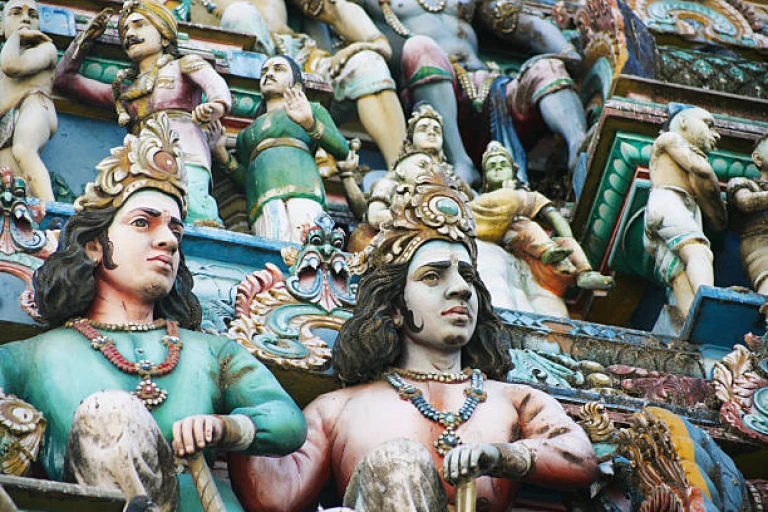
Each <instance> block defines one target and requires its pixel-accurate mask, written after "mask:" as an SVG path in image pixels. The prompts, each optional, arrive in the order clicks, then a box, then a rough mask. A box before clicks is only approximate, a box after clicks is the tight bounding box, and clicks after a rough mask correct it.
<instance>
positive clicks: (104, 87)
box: [54, 39, 115, 107]
mask: <svg viewBox="0 0 768 512" xmlns="http://www.w3.org/2000/svg"><path fill="white" fill-rule="evenodd" d="M79 48H80V46H79V44H78V42H77V39H75V40H74V41H72V43H71V44H70V45H69V48H67V51H66V53H65V54H64V56H63V57H62V58H61V60H60V61H59V64H58V65H57V66H56V80H55V82H54V87H55V88H56V89H58V90H59V91H60V92H62V93H63V94H65V95H67V96H72V97H75V98H77V99H79V100H81V101H84V102H87V103H90V104H93V105H98V106H101V107H112V106H114V104H115V99H114V96H113V95H112V85H111V84H104V83H101V82H99V81H98V80H94V79H92V78H86V77H84V76H82V75H80V74H78V72H77V71H78V70H79V69H80V65H81V64H82V63H83V60H85V51H78V49H79ZM75 54H77V56H75Z"/></svg>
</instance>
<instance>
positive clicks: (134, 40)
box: [123, 36, 144, 50]
mask: <svg viewBox="0 0 768 512" xmlns="http://www.w3.org/2000/svg"><path fill="white" fill-rule="evenodd" d="M143 42H144V39H142V38H140V37H137V36H128V37H126V38H125V41H124V42H123V48H125V49H126V50H127V49H128V48H130V47H131V46H133V45H134V44H141V43H143Z"/></svg>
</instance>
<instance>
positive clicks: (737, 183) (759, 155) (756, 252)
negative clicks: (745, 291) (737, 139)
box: [728, 134, 768, 295]
mask: <svg viewBox="0 0 768 512" xmlns="http://www.w3.org/2000/svg"><path fill="white" fill-rule="evenodd" d="M752 161H753V162H754V163H755V165H756V166H757V168H758V169H759V170H760V177H759V178H756V179H749V178H733V179H732V180H730V181H729V182H728V202H729V203H731V204H732V205H734V206H735V207H736V209H737V210H738V211H739V213H741V214H742V220H743V225H742V228H741V264H742V265H743V267H744V270H745V271H746V272H747V275H748V276H749V279H750V281H752V288H753V289H754V290H755V291H756V292H757V293H761V294H763V295H768V279H766V278H768V218H767V217H766V211H768V134H766V135H763V137H762V138H761V139H760V140H759V141H758V142H757V145H756V146H755V150H754V151H753V152H752Z"/></svg>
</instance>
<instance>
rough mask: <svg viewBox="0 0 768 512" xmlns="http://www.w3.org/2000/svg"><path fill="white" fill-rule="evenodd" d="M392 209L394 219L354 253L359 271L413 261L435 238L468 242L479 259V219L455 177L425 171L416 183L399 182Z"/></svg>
mask: <svg viewBox="0 0 768 512" xmlns="http://www.w3.org/2000/svg"><path fill="white" fill-rule="evenodd" d="M390 211H391V212H392V220H391V221H387V222H384V223H383V224H382V226H381V231H379V233H378V234H377V235H376V236H375V237H374V238H373V240H371V243H370V244H369V245H368V247H366V248H365V249H364V250H363V251H362V252H360V253H357V254H355V255H354V257H353V259H352V262H351V264H350V267H351V268H352V270H353V271H354V272H355V273H357V274H362V273H364V272H366V271H367V270H368V269H370V268H372V267H377V266H379V265H386V264H391V263H404V262H407V261H410V260H411V258H412V257H413V254H414V253H415V252H416V250H417V249H418V248H419V247H421V246H422V245H423V244H425V243H427V242H430V241H432V240H446V241H448V242H458V243H461V244H464V245H465V246H466V247H467V250H468V251H469V254H470V256H471V257H472V261H475V260H476V257H477V246H476V244H475V236H476V232H475V220H474V219H473V218H472V214H471V212H470V211H469V208H468V207H467V196H466V195H465V194H464V193H463V192H461V191H460V190H459V189H458V188H457V187H456V184H455V182H454V181H453V180H452V179H451V178H449V177H447V176H445V175H443V174H442V173H439V172H435V173H425V174H422V175H419V176H418V177H417V178H416V182H415V183H414V184H402V185H399V186H398V188H397V192H396V194H395V197H394V199H393V200H392V204H391V206H390Z"/></svg>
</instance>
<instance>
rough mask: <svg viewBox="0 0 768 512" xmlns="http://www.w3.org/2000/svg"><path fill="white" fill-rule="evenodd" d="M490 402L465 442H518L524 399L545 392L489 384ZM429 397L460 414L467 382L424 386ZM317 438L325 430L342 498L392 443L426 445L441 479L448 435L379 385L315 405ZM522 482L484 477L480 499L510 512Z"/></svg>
mask: <svg viewBox="0 0 768 512" xmlns="http://www.w3.org/2000/svg"><path fill="white" fill-rule="evenodd" d="M485 384H486V391H487V393H488V399H487V401H486V402H485V403H483V404H481V405H480V406H479V407H478V408H477V410H476V411H475V413H474V414H473V415H472V417H471V418H470V420H469V421H468V422H467V423H465V424H463V425H462V426H460V427H459V429H458V430H457V432H458V434H459V435H460V436H461V438H462V440H463V441H464V444H472V443H479V442H484V443H506V442H510V441H515V440H517V438H518V437H517V435H518V434H517V433H518V429H519V427H520V418H519V417H518V412H517V411H518V409H517V407H518V406H519V404H520V402H521V400H523V399H524V397H525V396H526V395H527V394H528V393H531V392H533V398H532V400H534V401H535V400H538V399H540V398H541V394H540V393H538V392H535V391H533V390H531V389H530V388H527V387H524V386H515V385H510V384H502V383H499V382H492V381H486V383H485ZM416 385H417V387H419V389H421V390H422V391H423V393H424V397H425V398H426V399H427V401H428V402H429V403H430V404H432V405H433V406H434V407H435V408H436V409H437V410H440V411H445V410H452V411H455V410H458V409H459V407H461V404H462V403H463V402H464V388H465V387H466V384H441V383H436V382H428V383H427V382H419V383H417V384H416ZM305 415H306V417H307V421H308V424H309V425H310V438H311V437H312V431H313V430H314V429H313V423H315V424H316V423H320V424H321V425H322V430H324V431H325V432H326V435H327V436H328V442H329V445H330V446H329V453H330V456H331V461H330V463H331V467H332V468H333V474H334V475H335V476H336V484H337V486H338V492H339V494H340V495H342V496H343V494H344V490H345V489H346V487H347V484H348V483H349V479H350V478H351V476H352V473H353V472H354V469H355V466H356V465H357V463H358V462H360V460H361V459H362V458H363V456H365V455H366V454H367V453H369V452H370V451H371V450H372V449H373V448H374V447H376V446H377V445H379V444H381V443H383V442H385V441H390V440H393V439H401V438H406V439H412V440H414V441H418V442H419V443H421V444H422V445H424V446H425V447H427V448H428V449H429V451H430V453H431V454H432V458H433V460H434V461H435V466H436V467H437V468H438V471H439V472H440V473H441V476H442V467H443V458H442V457H440V456H439V455H438V454H437V452H436V451H435V450H434V447H433V446H432V443H433V442H434V441H435V440H436V439H437V438H438V436H439V435H440V434H441V433H442V432H443V430H444V429H443V428H442V427H441V426H440V425H438V424H437V423H435V422H432V421H429V420H427V419H425V418H424V417H423V416H422V415H421V413H419V412H418V411H417V410H416V408H415V407H414V406H413V405H412V404H411V403H410V402H407V401H405V400H401V399H400V397H399V396H398V395H397V393H396V392H395V390H394V389H393V388H392V387H391V386H390V385H389V384H387V383H386V382H384V381H379V382H375V383H371V384H366V385H364V386H357V387H355V388H352V389H348V390H345V389H343V390H340V391H336V392H334V393H330V394H328V395H325V396H323V397H321V398H320V399H318V400H316V401H315V402H313V403H312V404H310V405H309V406H308V407H307V409H306V410H305ZM362 433H365V435H362ZM517 487H518V483H517V482H516V481H514V480H508V479H491V478H489V477H482V478H479V479H478V480H477V493H478V499H479V500H483V498H485V499H487V500H488V502H489V503H491V504H492V508H491V509H490V510H493V511H497V510H498V511H502V510H506V508H507V505H508V504H509V503H510V502H511V501H512V499H513V498H514V495H515V493H516V490H517ZM446 490H447V491H448V499H449V502H451V503H452V502H453V501H454V500H455V495H456V489H455V487H452V486H450V485H446Z"/></svg>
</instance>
